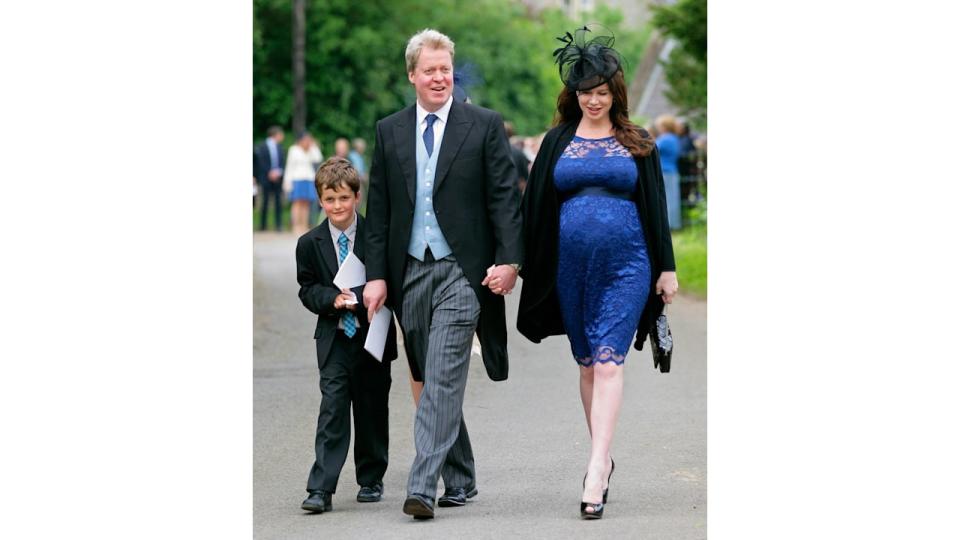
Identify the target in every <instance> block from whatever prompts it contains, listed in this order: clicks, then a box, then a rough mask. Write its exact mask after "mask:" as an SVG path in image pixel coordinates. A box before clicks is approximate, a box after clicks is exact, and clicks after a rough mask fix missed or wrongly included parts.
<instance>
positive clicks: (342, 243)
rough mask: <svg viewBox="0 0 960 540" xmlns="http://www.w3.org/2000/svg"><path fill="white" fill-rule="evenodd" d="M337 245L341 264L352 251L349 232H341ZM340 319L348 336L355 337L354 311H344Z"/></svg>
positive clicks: (355, 322)
mask: <svg viewBox="0 0 960 540" xmlns="http://www.w3.org/2000/svg"><path fill="white" fill-rule="evenodd" d="M337 246H339V247H340V264H343V260H344V259H346V258H347V254H348V253H350V245H349V244H348V243H347V234H346V233H340V238H337ZM340 321H341V322H343V332H344V333H345V334H347V337H353V335H354V334H356V333H357V318H356V317H354V315H353V313H350V312H349V311H348V312H346V313H344V314H343V316H342V317H340Z"/></svg>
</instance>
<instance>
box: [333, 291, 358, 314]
mask: <svg viewBox="0 0 960 540" xmlns="http://www.w3.org/2000/svg"><path fill="white" fill-rule="evenodd" d="M352 301H353V293H351V292H349V291H347V292H343V293H340V294H338V295H337V297H336V298H334V299H333V307H334V308H336V309H349V310H354V309H356V308H357V304H355V303H349V302H352Z"/></svg>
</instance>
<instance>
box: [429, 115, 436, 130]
mask: <svg viewBox="0 0 960 540" xmlns="http://www.w3.org/2000/svg"><path fill="white" fill-rule="evenodd" d="M437 118H438V116H437V115H435V114H433V113H430V114H428V115H427V129H430V128H432V127H433V123H434V122H436V121H437Z"/></svg>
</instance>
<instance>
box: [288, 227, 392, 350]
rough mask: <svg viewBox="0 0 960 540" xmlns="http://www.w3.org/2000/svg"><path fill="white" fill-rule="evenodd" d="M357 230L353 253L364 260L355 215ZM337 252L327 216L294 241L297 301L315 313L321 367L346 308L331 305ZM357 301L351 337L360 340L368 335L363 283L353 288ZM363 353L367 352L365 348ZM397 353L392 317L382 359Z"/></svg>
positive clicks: (338, 292) (334, 291)
mask: <svg viewBox="0 0 960 540" xmlns="http://www.w3.org/2000/svg"><path fill="white" fill-rule="evenodd" d="M357 220H358V221H357V233H356V235H355V237H354V238H355V240H354V245H353V254H354V255H355V256H356V257H357V258H359V259H360V261H361V262H364V261H365V256H364V242H363V233H364V226H365V225H364V219H363V216H360V215H358V216H357ZM337 259H338V257H337V253H336V252H335V251H334V249H333V240H332V239H331V236H330V225H329V219H325V220H323V223H321V224H320V225H318V226H317V227H314V228H313V229H312V230H311V231H310V232H308V233H306V234H304V235H303V236H301V237H300V239H299V240H298V241H297V283H299V284H300V301H301V302H303V305H304V307H306V308H307V309H309V310H310V311H312V312H314V313H316V314H317V315H318V317H317V328H316V330H314V332H313V337H314V339H316V340H317V364H318V366H319V367H321V368H322V367H323V365H324V363H325V362H326V360H327V357H328V356H329V355H330V347H331V345H333V338H334V336H335V335H336V332H337V323H338V321H339V320H340V316H341V315H343V314H344V313H345V312H346V311H347V310H345V309H334V307H333V300H334V299H335V298H336V297H337V295H338V294H340V289H338V288H337V286H336V285H334V284H333V278H334V277H335V276H336V275H337V270H338V269H339V266H338V264H337ZM353 292H354V294H356V295H357V300H359V301H360V304H358V305H357V309H356V310H355V311H354V312H353V314H354V315H356V316H357V333H356V334H355V335H354V336H353V339H356V340H360V343H361V344H362V343H363V342H364V341H365V340H366V339H367V329H368V328H369V322H368V321H367V309H366V308H365V307H363V286H362V285H361V286H360V287H356V288H354V289H353ZM363 354H368V353H367V352H366V351H364V353H363ZM396 357H397V329H396V328H395V326H394V323H393V320H392V319H391V321H390V331H389V333H388V334H387V343H386V345H385V346H384V348H383V360H384V361H385V362H386V361H390V360H394V359H395V358H396Z"/></svg>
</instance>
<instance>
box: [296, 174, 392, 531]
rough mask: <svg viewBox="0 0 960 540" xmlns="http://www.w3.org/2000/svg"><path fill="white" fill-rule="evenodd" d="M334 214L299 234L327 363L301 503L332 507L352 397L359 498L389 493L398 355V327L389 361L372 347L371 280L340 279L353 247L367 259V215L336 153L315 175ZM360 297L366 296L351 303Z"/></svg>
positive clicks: (301, 278) (321, 354)
mask: <svg viewBox="0 0 960 540" xmlns="http://www.w3.org/2000/svg"><path fill="white" fill-rule="evenodd" d="M314 184H315V186H316V188H317V195H319V196H320V204H321V206H323V211H324V212H325V213H326V214H327V219H325V220H323V223H321V224H320V225H318V226H317V227H315V228H314V229H313V230H311V231H310V232H308V233H306V234H304V235H303V236H301V237H300V239H299V241H298V242H297V282H299V283H300V301H301V302H303V305H304V306H305V307H306V308H307V309H309V310H310V311H312V312H313V313H316V314H317V315H318V317H317V328H316V330H315V331H314V334H313V337H314V339H316V341H317V365H318V367H319V368H320V393H321V395H322V399H321V401H320V414H319V416H318V417H317V436H316V440H315V442H314V449H315V451H316V461H314V463H313V467H312V468H311V469H310V476H309V478H308V479H307V492H308V493H309V494H310V496H309V497H307V499H306V500H305V501H303V504H301V508H303V509H304V510H307V511H308V512H314V513H322V512H329V511H330V510H331V509H332V508H333V507H332V505H331V496H332V494H333V493H334V492H335V491H336V490H337V479H338V477H339V476H340V469H341V468H342V467H343V463H344V462H345V461H346V459H347V449H348V448H349V446H350V405H351V404H352V405H353V417H354V429H355V430H356V432H357V440H356V443H355V444H354V449H353V459H354V463H355V464H356V469H357V483H358V484H360V492H359V493H357V501H359V502H376V501H379V500H380V497H381V495H382V494H383V474H384V472H386V470H387V416H388V415H387V395H388V393H389V391H390V382H391V380H390V361H391V360H393V359H395V358H396V357H397V340H396V329H395V328H394V326H393V321H391V322H390V331H389V334H388V335H387V343H386V346H385V347H384V351H383V362H379V361H377V359H376V358H374V357H372V356H370V354H369V353H368V352H367V351H365V350H364V348H363V343H364V341H365V340H366V337H367V329H368V328H369V324H368V321H367V309H366V308H365V307H363V286H360V287H357V288H355V289H353V290H352V294H350V293H351V291H341V290H339V289H338V288H337V286H336V285H334V284H333V278H334V276H336V275H337V270H338V269H339V268H340V264H341V263H342V262H343V260H344V259H345V258H346V256H347V254H348V253H350V252H351V251H352V252H353V254H354V255H355V256H356V257H358V258H359V259H360V260H361V261H363V260H364V255H363V227H364V225H363V218H362V217H360V216H359V215H358V214H357V212H356V208H357V203H358V202H359V200H360V197H359V195H358V193H359V191H360V179H359V176H358V175H357V171H356V169H354V168H353V165H351V164H350V162H349V161H348V160H346V159H344V158H340V157H333V158H330V159H329V160H327V161H326V162H324V164H323V165H321V166H320V169H319V170H317V175H316V178H315V181H314ZM354 299H356V300H357V301H358V302H360V303H358V304H353V303H351V301H352V300H354Z"/></svg>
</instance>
